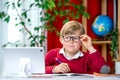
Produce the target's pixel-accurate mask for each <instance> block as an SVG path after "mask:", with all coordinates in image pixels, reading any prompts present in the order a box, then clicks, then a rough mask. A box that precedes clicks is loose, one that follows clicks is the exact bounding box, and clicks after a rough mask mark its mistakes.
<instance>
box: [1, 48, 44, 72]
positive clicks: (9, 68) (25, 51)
mask: <svg viewBox="0 0 120 80" xmlns="http://www.w3.org/2000/svg"><path fill="white" fill-rule="evenodd" d="M22 59H26V60H29V62H30V65H31V66H30V67H31V73H45V61H44V48H42V47H27V48H26V47H18V48H4V66H3V68H4V69H3V73H6V74H7V73H20V70H21V64H24V63H25V62H26V61H23V63H21V61H22Z"/></svg>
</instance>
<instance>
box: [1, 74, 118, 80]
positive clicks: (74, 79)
mask: <svg viewBox="0 0 120 80" xmlns="http://www.w3.org/2000/svg"><path fill="white" fill-rule="evenodd" d="M0 80H120V76H107V77H96V76H60V75H42V76H34V77H30V78H22V77H15V76H0Z"/></svg>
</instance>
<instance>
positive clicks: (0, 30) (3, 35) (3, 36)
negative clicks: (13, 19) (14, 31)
mask: <svg viewBox="0 0 120 80" xmlns="http://www.w3.org/2000/svg"><path fill="white" fill-rule="evenodd" d="M4 2H5V0H0V11H2V10H3V6H4V5H3V4H4ZM3 25H4V26H3ZM6 26H7V24H5V23H3V22H2V21H1V20H0V74H2V68H3V52H2V47H1V46H2V44H3V43H5V42H7V32H8V31H7V27H6Z"/></svg>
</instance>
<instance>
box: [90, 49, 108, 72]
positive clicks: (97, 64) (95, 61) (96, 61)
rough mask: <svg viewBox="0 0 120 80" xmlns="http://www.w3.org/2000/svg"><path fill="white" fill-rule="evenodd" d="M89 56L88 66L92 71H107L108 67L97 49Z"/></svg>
mask: <svg viewBox="0 0 120 80" xmlns="http://www.w3.org/2000/svg"><path fill="white" fill-rule="evenodd" d="M89 58H90V60H91V61H90V62H91V65H90V68H91V71H93V72H99V73H109V72H110V67H109V66H108V65H107V63H106V62H105V60H104V58H103V56H102V55H101V54H100V52H99V51H95V52H94V53H92V54H89Z"/></svg>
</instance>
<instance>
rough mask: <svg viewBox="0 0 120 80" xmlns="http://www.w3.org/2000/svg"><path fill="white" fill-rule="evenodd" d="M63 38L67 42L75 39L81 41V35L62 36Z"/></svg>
mask: <svg viewBox="0 0 120 80" xmlns="http://www.w3.org/2000/svg"><path fill="white" fill-rule="evenodd" d="M62 38H63V40H64V41H66V42H69V41H71V40H72V41H74V42H78V41H80V38H81V37H80V36H62Z"/></svg>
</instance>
